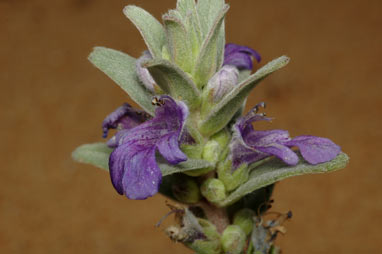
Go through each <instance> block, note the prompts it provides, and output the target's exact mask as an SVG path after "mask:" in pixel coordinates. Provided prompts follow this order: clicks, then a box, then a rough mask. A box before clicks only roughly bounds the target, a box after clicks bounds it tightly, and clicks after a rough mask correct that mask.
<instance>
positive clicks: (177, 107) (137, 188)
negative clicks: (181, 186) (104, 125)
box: [109, 95, 188, 199]
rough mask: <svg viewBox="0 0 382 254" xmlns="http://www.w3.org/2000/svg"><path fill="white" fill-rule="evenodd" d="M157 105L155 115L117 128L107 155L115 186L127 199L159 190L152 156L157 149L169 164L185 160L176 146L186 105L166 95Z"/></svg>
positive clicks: (138, 197)
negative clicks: (128, 125) (118, 129)
mask: <svg viewBox="0 0 382 254" xmlns="http://www.w3.org/2000/svg"><path fill="white" fill-rule="evenodd" d="M158 105H159V106H158V107H157V108H156V110H155V117H153V118H152V119H150V120H147V121H146V122H144V123H142V124H140V125H137V126H136V127H134V128H131V129H123V130H121V131H120V132H121V134H120V136H119V137H118V139H119V142H118V146H117V148H115V149H114V151H113V152H112V153H111V155H110V158H109V169H110V177H111V181H112V184H113V186H114V188H115V189H116V190H117V192H118V193H119V194H121V195H122V194H125V195H126V196H127V197H128V198H130V199H146V198H148V197H151V196H153V195H154V194H155V193H157V192H158V188H159V185H160V183H161V178H162V173H161V171H160V169H159V167H158V165H157V163H156V159H155V155H156V151H157V150H158V151H159V153H160V154H161V155H162V156H163V157H164V158H165V159H166V160H167V161H168V162H169V163H170V164H177V163H179V162H182V161H185V160H187V156H186V155H185V154H184V153H183V152H182V151H181V150H180V148H179V139H180V136H181V134H182V131H183V127H184V124H185V121H186V118H187V116H188V109H187V106H186V105H185V104H184V103H183V102H176V101H175V100H174V99H172V98H171V97H169V96H166V95H164V96H161V97H160V98H159V99H158ZM117 134H118V133H117Z"/></svg>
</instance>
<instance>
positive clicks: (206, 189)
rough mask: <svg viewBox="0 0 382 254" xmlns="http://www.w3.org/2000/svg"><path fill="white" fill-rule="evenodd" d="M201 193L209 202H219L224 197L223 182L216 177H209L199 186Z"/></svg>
mask: <svg viewBox="0 0 382 254" xmlns="http://www.w3.org/2000/svg"><path fill="white" fill-rule="evenodd" d="M200 190H201V193H202V195H203V196H204V197H205V198H206V199H207V200H208V201H210V202H212V203H215V202H219V201H221V200H223V199H225V198H226V193H225V187H224V183H223V182H222V181H220V180H219V179H216V178H209V179H207V180H206V181H204V182H203V184H202V186H201V187H200Z"/></svg>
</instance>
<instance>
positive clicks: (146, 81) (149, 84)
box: [136, 51, 162, 94]
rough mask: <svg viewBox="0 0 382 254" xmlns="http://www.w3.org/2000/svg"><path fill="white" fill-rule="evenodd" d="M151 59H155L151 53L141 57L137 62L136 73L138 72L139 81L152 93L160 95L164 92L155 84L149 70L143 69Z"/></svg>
mask: <svg viewBox="0 0 382 254" xmlns="http://www.w3.org/2000/svg"><path fill="white" fill-rule="evenodd" d="M151 59H153V58H152V56H151V54H150V52H149V51H145V52H143V55H142V56H141V57H139V58H138V60H137V62H136V72H137V75H138V78H139V80H140V81H141V82H142V84H143V85H144V86H145V87H146V88H147V89H148V90H149V91H150V92H152V93H157V94H160V93H162V90H161V89H160V87H159V86H158V85H157V84H156V83H155V80H154V78H153V77H152V76H151V74H150V72H149V71H148V70H147V68H145V67H142V63H144V62H147V61H149V60H151Z"/></svg>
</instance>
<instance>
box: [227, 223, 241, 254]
mask: <svg viewBox="0 0 382 254" xmlns="http://www.w3.org/2000/svg"><path fill="white" fill-rule="evenodd" d="M246 238H247V237H246V235H245V233H244V231H243V230H242V229H241V228H240V227H239V226H237V225H229V226H228V227H227V228H226V229H225V230H224V232H223V234H222V237H221V242H222V246H223V250H224V252H225V253H229V254H240V253H242V251H243V250H244V247H245V241H246Z"/></svg>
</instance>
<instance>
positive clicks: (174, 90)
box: [142, 59, 200, 109]
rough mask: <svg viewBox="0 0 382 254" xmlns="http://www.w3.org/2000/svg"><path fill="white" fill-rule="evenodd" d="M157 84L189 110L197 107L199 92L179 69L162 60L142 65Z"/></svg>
mask: <svg viewBox="0 0 382 254" xmlns="http://www.w3.org/2000/svg"><path fill="white" fill-rule="evenodd" d="M142 65H143V67H146V68H147V69H148V70H149V72H150V73H151V75H152V76H153V78H154V79H155V81H156V82H157V84H158V85H159V86H160V87H161V88H162V89H163V90H164V91H165V92H167V93H169V94H171V95H172V96H173V97H174V98H175V99H181V100H184V101H185V102H186V103H187V105H188V106H189V107H190V109H192V108H194V107H195V106H198V100H199V96H200V93H199V90H198V89H197V88H196V86H195V84H194V82H193V81H192V79H191V78H190V77H189V76H188V75H187V74H186V73H185V72H184V71H182V70H181V69H180V68H179V67H177V66H176V65H174V64H173V63H171V62H169V61H167V60H164V59H154V60H151V61H148V62H146V63H143V64H142Z"/></svg>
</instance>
